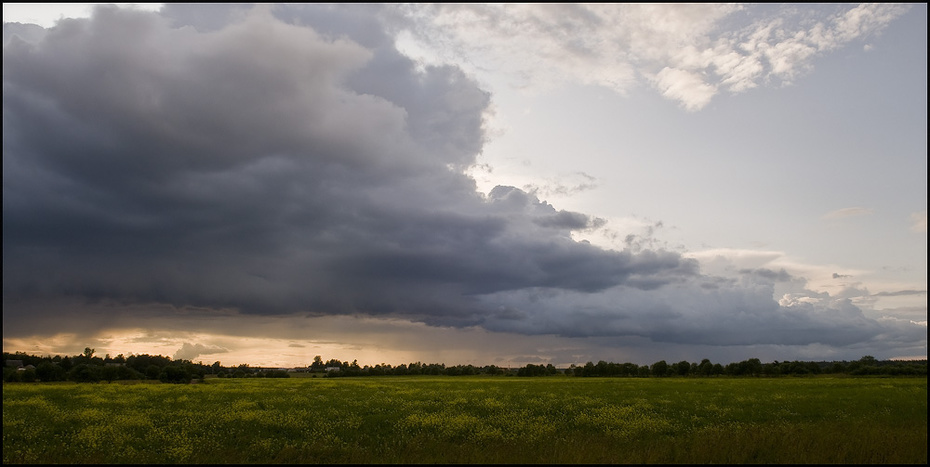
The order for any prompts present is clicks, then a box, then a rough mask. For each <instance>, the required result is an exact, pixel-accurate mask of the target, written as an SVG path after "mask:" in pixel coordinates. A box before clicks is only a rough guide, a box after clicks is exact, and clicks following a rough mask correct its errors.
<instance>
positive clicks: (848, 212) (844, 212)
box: [823, 206, 874, 220]
mask: <svg viewBox="0 0 930 467" xmlns="http://www.w3.org/2000/svg"><path fill="white" fill-rule="evenodd" d="M873 212H874V210H873V209H871V208H863V207H859V206H856V207H851V208H843V209H837V210H836V211H830V212H828V213H826V214H824V215H823V219H826V220H835V219H844V218H847V217H856V216H867V215H871V214H872V213H873Z"/></svg>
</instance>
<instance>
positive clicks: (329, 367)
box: [326, 366, 342, 371]
mask: <svg viewBox="0 0 930 467" xmlns="http://www.w3.org/2000/svg"><path fill="white" fill-rule="evenodd" d="M340 370H342V368H340V367H338V366H328V367H326V371H340Z"/></svg>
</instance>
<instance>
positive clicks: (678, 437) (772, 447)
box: [3, 376, 927, 464]
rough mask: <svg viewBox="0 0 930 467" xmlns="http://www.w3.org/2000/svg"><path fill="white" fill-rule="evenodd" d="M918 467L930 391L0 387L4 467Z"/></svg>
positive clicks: (903, 382) (776, 386)
mask: <svg viewBox="0 0 930 467" xmlns="http://www.w3.org/2000/svg"><path fill="white" fill-rule="evenodd" d="M926 461H927V379H926V378H849V377H836V378H833V377H817V378H571V377H550V378H514V377H446V376H425V377H371V378H332V379H330V378H290V379H207V380H206V381H205V382H204V383H200V384H186V385H176V384H161V383H143V382H139V383H125V384H120V383H112V384H107V383H97V384H78V383H33V384H30V383H5V384H4V385H3V462H4V463H98V462H100V463H117V462H118V463H269V462H270V463H436V462H442V463H513V462H524V463H685V462H688V463H920V464H924V463H926Z"/></svg>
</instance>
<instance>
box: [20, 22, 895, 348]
mask: <svg viewBox="0 0 930 467" xmlns="http://www.w3.org/2000/svg"><path fill="white" fill-rule="evenodd" d="M385 8H386V7H382V6H378V5H350V6H346V7H342V6H337V5H304V6H295V5H286V6H281V7H277V6H276V7H274V8H273V9H272V8H270V7H267V6H262V7H259V8H256V9H251V8H245V7H242V6H238V5H236V6H212V5H197V6H186V5H167V6H166V7H165V8H164V10H163V11H162V12H161V13H160V14H157V13H146V12H137V11H128V10H120V9H117V8H115V7H99V8H98V9H97V10H96V11H95V14H94V16H93V17H92V18H91V19H88V20H65V21H62V22H60V23H59V24H58V26H56V27H55V28H51V29H49V30H48V31H46V33H45V36H44V38H43V39H41V40H39V39H35V40H34V41H33V42H28V41H24V40H23V41H20V40H15V39H11V40H10V41H9V44H8V45H5V46H4V53H3V67H4V74H3V96H4V99H3V117H4V118H3V133H4V138H3V227H4V228H3V273H4V283H3V291H4V297H3V300H4V333H5V335H7V334H9V333H16V332H25V331H17V330H19V329H27V328H28V329H35V326H34V323H33V324H28V322H29V320H30V319H35V315H30V313H32V312H33V311H35V310H37V309H38V308H39V306H38V305H37V304H38V303H42V301H44V300H52V301H55V300H59V301H62V302H68V303H75V302H76V303H80V302H81V301H84V302H85V303H95V304H100V303H109V304H114V303H115V304H124V305H126V306H124V307H122V308H119V307H113V308H112V309H113V310H114V313H116V310H124V311H122V313H123V315H121V316H118V317H116V316H114V319H117V318H118V319H122V320H123V321H127V320H130V319H131V316H128V317H127V315H131V314H132V313H141V312H142V311H140V310H145V309H146V307H145V306H140V305H143V304H155V305H158V306H161V307H167V309H171V310H175V309H176V310H183V309H190V308H195V307H200V308H203V309H212V310H237V311H238V312H240V313H249V314H291V313H309V314H315V315H326V314H365V315H377V316H394V317H401V318H406V319H411V320H415V321H420V322H424V323H428V324H433V325H444V326H473V325H479V326H483V327H485V328H487V329H492V330H504V331H513V332H519V333H527V334H549V333H555V334H561V335H565V336H645V337H649V338H652V339H655V340H660V341H679V342H689V343H722V344H739V343H747V342H757V343H758V342H772V343H778V342H780V338H782V337H784V336H787V337H786V339H787V341H785V343H810V342H830V343H837V344H840V345H844V344H846V343H849V342H857V341H861V340H865V339H869V338H871V337H873V336H875V335H878V334H880V333H881V332H885V331H883V328H881V327H880V326H879V325H878V324H877V323H876V322H874V321H869V320H866V319H864V318H862V317H861V316H860V315H861V313H860V314H859V315H857V314H856V312H857V311H858V309H855V307H851V305H848V306H847V305H842V306H836V307H833V308H816V307H810V308H809V309H808V308H803V307H794V308H784V307H780V306H779V305H778V304H777V303H776V302H775V301H774V300H773V299H772V288H771V287H768V288H766V287H765V286H764V284H763V285H761V286H760V285H758V284H754V283H752V282H749V283H747V284H743V283H738V282H735V281H725V280H720V279H719V278H708V277H704V276H702V275H701V273H700V270H699V265H698V263H697V262H696V260H693V259H688V258H684V257H682V256H681V255H680V254H678V253H674V252H669V251H664V250H657V249H644V248H642V247H638V248H635V249H626V250H623V251H613V250H604V249H601V248H598V247H595V246H592V245H590V244H588V243H586V242H577V241H575V240H573V239H572V237H571V231H573V230H579V229H589V228H596V227H598V226H600V225H601V224H602V223H603V222H602V221H600V220H599V219H592V218H590V217H589V216H587V215H585V214H582V213H576V212H569V211H564V210H558V209H556V208H555V207H553V206H552V205H550V204H548V203H546V202H545V201H541V200H539V199H538V198H537V197H536V196H535V195H533V194H531V193H527V192H526V191H524V190H520V189H517V188H513V187H497V188H495V189H494V190H492V191H491V192H490V193H489V194H488V195H487V196H485V195H482V194H480V193H478V192H477V191H476V185H475V182H474V180H473V179H471V178H469V177H467V176H465V175H464V174H463V170H462V169H464V168H467V167H469V166H471V165H473V164H474V163H475V158H476V156H477V154H478V153H479V152H480V150H481V148H482V146H483V144H484V142H485V135H484V132H483V130H482V122H483V117H484V114H485V112H486V110H487V108H488V106H489V103H490V98H491V96H490V95H489V94H488V93H486V92H484V91H482V90H481V89H480V88H479V87H478V86H477V84H476V83H475V82H474V81H473V80H472V79H470V78H469V77H467V76H466V75H465V74H464V73H463V72H462V71H461V70H459V69H458V68H455V67H451V66H445V67H427V68H425V69H419V68H418V67H417V66H416V64H415V63H414V62H413V61H411V60H409V59H408V58H406V57H404V56H403V55H401V54H400V53H399V52H398V51H397V50H396V49H395V48H394V46H393V38H392V37H391V36H390V34H389V31H390V27H389V24H388V23H390V22H391V21H399V22H402V21H404V20H403V18H400V17H397V16H395V15H394V13H393V12H392V10H390V9H388V10H386V11H385ZM5 28H6V26H5ZM5 31H6V29H5ZM5 38H6V32H5ZM5 43H6V42H5ZM660 226H661V224H657V225H656V227H660ZM782 273H783V271H782V272H781V273H779V272H773V271H767V270H757V271H754V274H755V275H756V276H762V277H763V278H768V279H770V280H781V278H782V277H781V276H782ZM708 284H713V285H714V286H713V287H708ZM850 307H851V308H850ZM73 312H75V313H79V312H77V311H73ZM46 318H51V317H46ZM46 322H48V320H47V321H46ZM182 350H184V351H185V352H184V354H185V355H192V354H194V353H198V352H200V351H201V350H204V349H199V348H193V347H191V348H188V349H182ZM212 350H216V349H212ZM179 352H180V351H179ZM200 353H203V352H200Z"/></svg>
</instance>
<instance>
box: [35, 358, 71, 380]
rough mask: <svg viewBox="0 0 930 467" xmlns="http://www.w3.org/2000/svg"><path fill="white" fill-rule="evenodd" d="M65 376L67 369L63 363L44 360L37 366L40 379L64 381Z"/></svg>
mask: <svg viewBox="0 0 930 467" xmlns="http://www.w3.org/2000/svg"><path fill="white" fill-rule="evenodd" d="M65 376H66V371H65V370H64V369H63V368H62V367H61V365H56V364H54V363H52V362H42V363H40V364H39V366H37V367H36V377H38V378H39V381H43V382H47V381H64V380H65Z"/></svg>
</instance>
